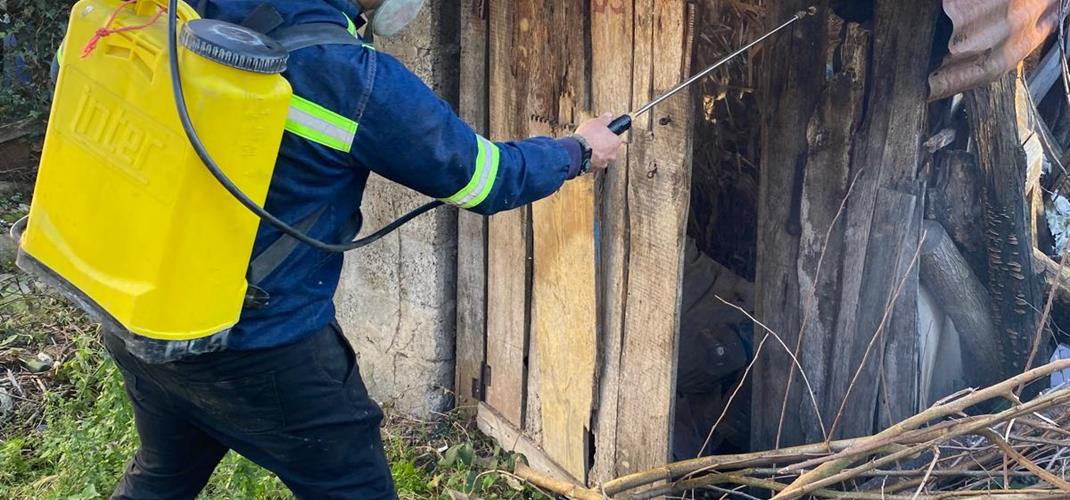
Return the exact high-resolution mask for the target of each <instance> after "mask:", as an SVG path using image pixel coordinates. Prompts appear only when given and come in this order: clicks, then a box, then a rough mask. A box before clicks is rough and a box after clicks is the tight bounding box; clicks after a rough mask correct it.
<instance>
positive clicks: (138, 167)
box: [12, 0, 815, 340]
mask: <svg viewBox="0 0 1070 500" xmlns="http://www.w3.org/2000/svg"><path fill="white" fill-rule="evenodd" d="M163 2H164V0H126V1H121V0H82V1H80V2H79V3H77V4H76V5H75V6H74V9H73V11H72V16H71V20H70V24H69V27H68V33H67V40H68V41H69V40H91V42H90V44H89V46H87V48H86V51H85V53H84V54H83V55H82V57H79V55H78V54H76V53H72V51H70V50H67V51H64V52H63V53H62V55H61V56H60V58H59V59H60V60H59V65H60V70H59V75H58V79H57V83H56V92H55V99H54V105H53V107H52V113H51V116H50V119H49V124H48V130H47V132H46V136H45V145H44V150H43V152H42V157H41V165H40V169H39V173H38V179H37V185H36V188H35V194H34V198H33V202H32V206H31V209H30V215H29V217H28V218H25V219H23V220H21V221H19V222H18V223H17V224H16V225H15V226H14V227H13V228H12V236H13V237H14V238H15V240H16V241H17V242H19V244H20V248H19V255H18V259H17V263H18V265H19V267H20V268H22V269H24V270H26V271H27V272H29V273H31V274H34V275H35V276H37V277H38V278H39V279H41V280H43V281H44V282H46V283H48V284H49V285H51V286H53V287H55V288H57V289H58V290H59V291H60V292H61V293H62V294H63V295H64V296H66V297H67V298H69V299H70V300H72V301H73V302H74V303H75V304H77V305H78V306H79V307H81V308H82V309H84V310H86V311H87V312H88V313H89V314H90V315H92V316H93V317H95V318H96V319H97V320H99V321H101V322H102V323H103V324H104V325H105V327H107V328H116V329H122V330H124V331H129V332H132V333H134V334H137V335H141V336H143V337H148V338H151V339H158V340H192V339H199V338H204V337H208V336H211V335H214V334H216V333H219V332H223V331H226V330H227V329H229V328H230V327H232V326H233V325H235V324H236V323H237V321H238V319H239V317H240V315H241V311H242V309H243V306H244V304H245V303H246V299H247V295H248V291H249V289H250V286H249V283H248V282H247V280H246V273H247V270H248V267H249V262H250V257H251V253H252V248H253V243H254V240H255V238H256V234H257V230H258V228H259V225H260V221H263V222H265V223H267V224H270V225H271V226H274V227H276V228H278V229H279V230H280V231H281V232H282V233H283V234H285V235H287V236H289V237H291V238H293V239H295V240H297V241H299V242H302V243H305V244H308V245H310V246H312V247H314V248H317V249H320V250H324V251H329V252H345V251H349V250H353V249H356V248H360V247H363V246H366V245H369V244H371V243H374V242H375V241H378V240H379V239H381V238H382V237H383V236H385V235H387V234H389V233H391V232H393V231H394V230H396V229H397V228H399V227H401V226H402V225H404V224H406V223H408V222H409V221H411V220H412V219H413V218H415V217H417V216H419V215H421V214H423V213H425V212H427V211H430V210H432V209H434V208H436V207H438V206H441V205H442V204H443V203H442V202H441V201H433V202H430V203H427V204H425V205H423V206H422V207H420V208H418V209H416V210H414V211H412V212H410V213H408V214H406V215H405V216H403V217H401V218H400V219H398V220H396V221H394V222H392V223H390V224H389V225H387V226H386V227H384V228H383V229H381V230H379V231H377V232H376V233H374V234H372V235H371V236H369V237H367V238H363V239H360V240H355V241H352V242H347V243H344V244H331V243H326V242H322V241H319V240H317V239H315V238H312V237H310V236H308V235H307V234H305V233H304V231H303V230H302V229H299V228H295V227H292V226H290V225H288V224H286V223H285V222H283V221H282V220H280V219H278V218H277V217H275V216H273V215H272V214H270V213H269V212H267V211H266V210H264V209H263V208H262V206H263V203H264V201H265V200H266V198H267V193H268V188H269V186H270V183H271V177H272V173H273V171H274V165H275V162H276V159H277V157H278V151H279V146H280V144H281V140H282V134H283V131H284V127H285V122H286V117H287V114H288V109H289V105H290V102H291V99H292V97H293V92H292V89H291V88H290V85H289V83H288V82H287V81H286V80H285V78H283V77H282V76H281V73H282V71H284V70H285V64H286V58H287V50H286V49H284V48H283V47H282V46H281V45H280V44H279V43H278V42H276V41H275V40H273V39H272V38H269V37H267V36H265V35H262V34H259V33H256V32H254V31H252V30H249V29H247V28H244V27H241V26H237V25H233V24H229V23H224V22H220V21H213V20H200V19H199V16H198V14H197V12H196V11H194V10H193V9H192V8H190V7H189V6H188V5H187V4H185V3H184V2H179V1H178V0H167V4H166V5H164V4H163ZM401 3H405V4H408V5H410V6H411V5H414V4H415V5H418V4H419V3H420V2H411V1H406V2H401ZM384 5H386V4H384ZM128 7H129V8H131V9H132V11H133V13H132V15H128V16H127V17H126V18H125V21H127V24H126V25H125V26H123V27H121V28H118V29H110V26H111V24H112V22H113V21H115V20H116V18H117V16H118V15H119V14H120V12H121V11H123V10H124V9H126V8H128ZM417 10H418V9H417ZM388 12H390V11H388ZM814 12H815V11H814V9H811V10H810V11H803V12H800V13H799V14H797V15H796V16H795V17H793V18H792V19H791V20H790V21H788V22H786V23H784V24H783V25H781V26H780V27H778V28H776V29H774V30H772V31H770V32H769V33H767V34H765V35H764V36H762V37H761V38H759V39H758V40H755V41H754V42H752V43H750V44H748V45H747V46H746V47H743V48H742V49H740V50H738V51H736V52H734V53H732V54H731V55H729V56H727V57H725V58H724V59H722V60H721V61H719V62H718V63H717V64H715V65H713V66H711V67H709V68H707V69H705V70H703V71H702V72H700V73H699V74H697V75H695V76H694V77H692V78H690V79H688V80H687V81H685V82H683V83H681V84H680V85H678V86H676V87H674V88H673V89H672V90H670V91H669V92H667V93H666V94H665V95H663V96H661V97H659V98H657V99H654V100H653V101H651V102H650V103H648V104H646V105H644V106H643V107H641V108H639V109H638V110H636V111H634V112H632V113H629V114H627V115H623V116H621V117H619V118H617V119H616V120H614V121H613V122H612V124H611V125H610V129H611V130H612V131H613V132H614V133H616V134H618V135H619V134H623V133H624V132H626V131H627V130H628V129H630V128H631V124H632V119H633V118H634V117H636V116H639V115H641V114H643V113H646V112H648V111H650V110H651V109H652V108H653V107H654V106H656V105H657V104H658V103H660V102H662V101H664V100H665V99H668V98H669V97H671V96H673V95H675V94H677V93H678V92H680V91H682V90H683V89H685V88H687V87H689V86H690V85H692V84H694V83H695V82H696V81H698V80H699V79H701V78H702V77H704V76H706V75H708V74H709V73H711V72H712V71H714V70H715V69H717V68H718V67H720V66H721V65H723V64H725V63H726V62H728V61H730V60H732V59H733V58H735V57H737V56H739V55H740V54H742V53H744V52H745V51H746V50H748V49H749V48H751V47H753V46H754V45H756V44H758V43H760V42H762V41H763V40H765V39H767V38H769V37H771V36H773V35H774V34H776V33H777V32H779V31H781V30H783V29H785V28H787V27H788V26H790V25H791V24H793V23H795V22H797V21H799V20H801V19H802V18H804V17H806V16H807V15H812V14H813V13H814ZM165 13H166V17H167V26H166V27H161V26H158V25H156V24H155V21H156V20H157V19H159V18H160V17H161V16H162V15H163V14H165ZM403 14H404V12H400V11H399V12H392V13H391V14H390V16H388V18H389V19H390V22H392V23H394V25H395V26H396V24H397V23H398V22H399V21H398V20H399V19H400V18H399V17H397V16H399V15H403ZM410 14H411V12H410ZM410 20H411V18H410ZM179 21H181V22H182V23H183V29H182V31H181V33H180V32H179ZM390 22H388V23H386V24H387V25H389V24H390ZM101 26H105V27H106V28H103V29H102V28H100V27H101ZM374 27H375V23H374V21H373V28H374ZM384 30H385V28H384ZM101 31H107V34H108V35H110V36H107V38H103V35H101ZM98 45H99V46H98ZM291 50H294V49H291ZM90 52H96V54H94V55H93V57H88V56H89V55H90ZM183 73H185V74H186V75H187V76H183ZM209 151H211V154H209ZM216 159H218V160H219V162H218V163H217V161H216ZM220 165H226V166H227V168H226V169H224V168H222V167H221V166H220ZM220 185H221V186H222V187H223V188H224V189H222V190H221V189H219V186H220ZM232 199H233V200H237V201H238V202H239V203H237V204H236V203H233V201H232Z"/></svg>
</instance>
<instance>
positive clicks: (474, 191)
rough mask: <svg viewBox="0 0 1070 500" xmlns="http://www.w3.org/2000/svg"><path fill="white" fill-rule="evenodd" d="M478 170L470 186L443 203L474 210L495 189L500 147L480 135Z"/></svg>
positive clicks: (477, 140)
mask: <svg viewBox="0 0 1070 500" xmlns="http://www.w3.org/2000/svg"><path fill="white" fill-rule="evenodd" d="M476 148H477V150H478V153H477V154H476V168H475V171H474V172H473V173H472V178H471V179H470V180H469V181H468V184H467V185H465V186H464V187H463V188H461V190H460V191H457V194H454V195H453V196H450V197H449V198H446V199H444V200H442V201H444V202H446V203H449V204H451V205H456V206H458V207H461V208H472V207H475V206H478V205H479V204H480V203H483V201H484V200H486V199H487V196H490V192H491V190H492V189H494V181H495V179H497V177H498V162H499V161H500V160H501V151H500V150H499V149H498V145H497V144H494V143H493V142H490V141H489V140H487V139H485V138H483V137H482V136H480V135H476Z"/></svg>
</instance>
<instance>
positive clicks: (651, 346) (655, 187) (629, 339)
mask: <svg viewBox="0 0 1070 500" xmlns="http://www.w3.org/2000/svg"><path fill="white" fill-rule="evenodd" d="M687 12H688V9H687V8H686V2H685V1H684V0H650V1H641V2H637V3H636V7H635V33H636V36H635V40H636V43H635V49H634V50H635V67H634V72H635V77H634V78H633V85H634V87H633V104H638V103H642V102H644V101H646V100H647V99H648V98H650V97H651V96H652V95H654V94H655V93H660V92H663V91H665V90H668V89H669V88H671V87H672V86H673V85H675V84H676V83H677V82H679V81H680V79H681V78H683V77H684V76H685V75H686V73H687V70H688V64H687V63H688V62H689V61H690V50H689V49H690V47H688V46H687V45H688V43H686V41H687V40H688V34H687V31H688V30H687V28H686V27H688V25H689V23H688V22H687V19H686V17H687V16H686V15H685V14H686V13H687ZM691 122H692V101H691V94H690V93H686V92H685V93H682V94H681V95H678V96H677V97H675V98H673V99H671V100H669V101H666V102H665V104H663V105H662V106H660V107H658V108H656V109H655V110H654V112H653V113H651V114H650V115H647V116H644V117H641V118H640V119H639V120H637V121H636V123H635V129H634V131H633V135H632V137H633V141H634V142H633V145H632V148H631V151H630V152H629V162H630V165H629V185H628V208H627V210H628V219H627V220H628V229H629V232H628V234H629V247H630V256H629V269H630V271H629V277H628V290H627V299H626V300H627V308H626V310H625V318H624V339H623V343H622V352H621V367H620V392H619V407H618V409H617V419H618V421H619V422H620V424H621V425H626V426H627V432H620V431H619V432H617V461H618V469H619V471H620V472H634V471H637V470H641V469H645V468H649V467H654V466H657V465H661V464H663V463H665V462H666V461H667V460H669V458H670V451H671V435H672V422H673V405H674V402H675V397H674V396H675V390H674V388H675V378H676V349H677V340H678V339H677V332H678V327H679V325H678V317H679V315H678V312H679V307H680V282H681V271H682V266H681V261H682V259H683V240H684V230H685V227H686V219H687V210H688V203H689V201H690V187H691V178H690V177H691V175H690V174H691V132H692V130H691Z"/></svg>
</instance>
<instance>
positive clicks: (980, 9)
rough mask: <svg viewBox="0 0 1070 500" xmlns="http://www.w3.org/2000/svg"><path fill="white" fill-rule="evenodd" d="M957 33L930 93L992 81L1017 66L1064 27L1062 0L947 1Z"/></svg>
mask: <svg viewBox="0 0 1070 500" xmlns="http://www.w3.org/2000/svg"><path fill="white" fill-rule="evenodd" d="M943 2H944V12H946V13H947V16H948V17H950V18H951V22H952V23H953V25H954V32H953V33H952V35H951V41H950V42H949V43H948V49H949V52H950V53H949V54H948V56H947V57H946V58H945V59H944V63H943V65H942V66H941V67H940V69H938V70H936V71H934V72H933V73H932V74H931V75H929V91H930V98H931V99H933V100H935V99H941V98H944V97H949V96H952V95H955V94H957V93H959V92H962V91H964V90H969V89H971V88H974V87H977V86H979V85H983V84H985V83H988V82H991V81H992V80H995V79H996V78H998V77H1000V76H1001V75H1004V74H1006V72H1008V71H1010V70H1012V69H1014V68H1015V67H1016V66H1017V65H1018V63H1019V62H1021V61H1022V59H1025V58H1026V56H1028V55H1029V53H1030V52H1032V51H1033V50H1035V49H1036V48H1037V47H1039V46H1040V45H1041V44H1042V43H1044V40H1045V39H1047V38H1048V36H1049V35H1051V34H1052V33H1053V32H1054V31H1055V30H1057V29H1058V20H1059V2H1058V0H943Z"/></svg>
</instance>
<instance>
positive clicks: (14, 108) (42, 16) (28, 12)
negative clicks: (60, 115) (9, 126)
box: [0, 0, 74, 124]
mask: <svg viewBox="0 0 1070 500" xmlns="http://www.w3.org/2000/svg"><path fill="white" fill-rule="evenodd" d="M72 5H74V2H73V1H72V0H59V1H57V0H0V40H2V41H3V43H2V44H0V53H2V56H3V57H2V58H0V82H2V84H0V124H4V123H9V122H13V121H17V120H22V119H25V118H42V117H44V116H45V115H47V114H48V106H49V103H50V102H51V99H52V84H51V78H50V77H49V70H50V68H51V65H52V58H53V56H54V54H55V53H56V49H57V48H58V47H59V44H60V41H62V39H63V33H64V30H65V28H66V25H67V19H68V17H69V15H70V11H71V6H72Z"/></svg>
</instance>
